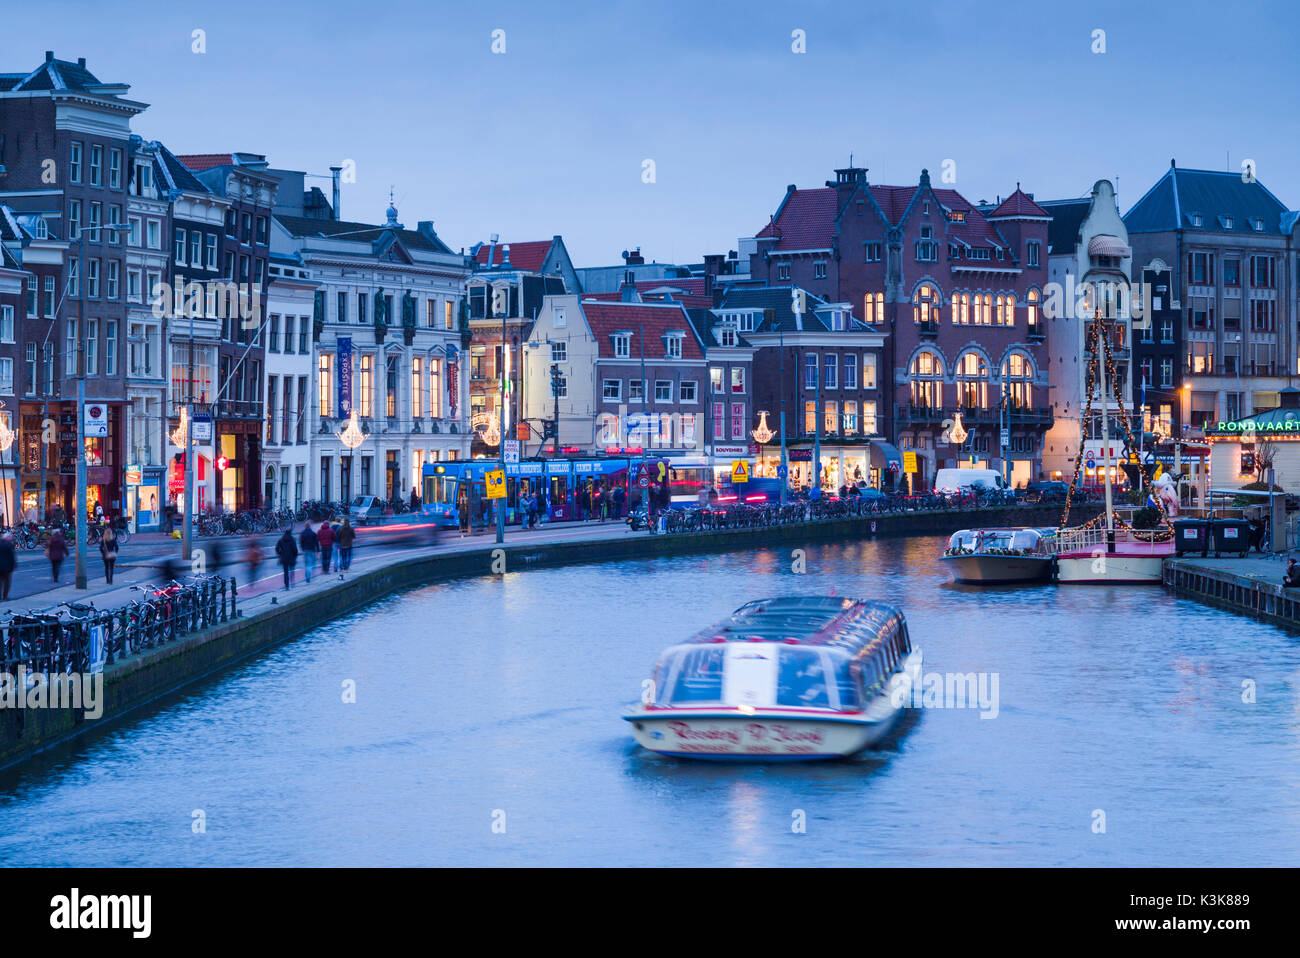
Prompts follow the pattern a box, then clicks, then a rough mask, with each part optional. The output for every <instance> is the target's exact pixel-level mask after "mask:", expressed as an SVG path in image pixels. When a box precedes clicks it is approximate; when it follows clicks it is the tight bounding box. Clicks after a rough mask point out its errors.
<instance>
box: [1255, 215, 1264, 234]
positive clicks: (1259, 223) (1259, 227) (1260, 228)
mask: <svg viewBox="0 0 1300 958" xmlns="http://www.w3.org/2000/svg"><path fill="white" fill-rule="evenodd" d="M1255 232H1256V233H1262V232H1264V221H1263V219H1261V218H1259V217H1256V218H1255Z"/></svg>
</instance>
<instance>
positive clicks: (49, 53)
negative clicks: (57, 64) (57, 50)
mask: <svg viewBox="0 0 1300 958" xmlns="http://www.w3.org/2000/svg"><path fill="white" fill-rule="evenodd" d="M45 62H46V63H53V62H54V51H53V50H46V51H45Z"/></svg>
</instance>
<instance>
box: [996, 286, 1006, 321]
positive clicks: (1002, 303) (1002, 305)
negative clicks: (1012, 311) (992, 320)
mask: <svg viewBox="0 0 1300 958" xmlns="http://www.w3.org/2000/svg"><path fill="white" fill-rule="evenodd" d="M996 322H997V324H998V325H999V326H1005V325H1006V324H1007V298H1006V297H1005V296H1002V295H1001V294H999V295H998V311H997V319H996Z"/></svg>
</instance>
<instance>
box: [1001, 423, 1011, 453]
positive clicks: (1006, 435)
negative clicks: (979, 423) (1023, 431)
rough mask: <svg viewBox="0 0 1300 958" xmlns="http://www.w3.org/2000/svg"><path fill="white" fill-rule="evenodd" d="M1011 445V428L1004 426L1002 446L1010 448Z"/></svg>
mask: <svg viewBox="0 0 1300 958" xmlns="http://www.w3.org/2000/svg"><path fill="white" fill-rule="evenodd" d="M1010 447H1011V430H1010V429H1007V428H1005V427H1003V429H1002V448H1003V449H1008V448H1010Z"/></svg>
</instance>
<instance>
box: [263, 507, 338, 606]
mask: <svg viewBox="0 0 1300 958" xmlns="http://www.w3.org/2000/svg"><path fill="white" fill-rule="evenodd" d="M356 538H357V530H356V529H355V528H353V526H352V521H351V520H350V519H348V518H346V517H345V518H344V519H343V521H342V522H341V523H331V522H328V521H321V520H308V521H307V522H306V523H304V524H303V527H302V531H301V532H299V533H298V536H297V539H296V541H295V539H294V534H293V526H289V527H288V528H287V529H285V530H284V535H282V536H280V539H279V541H278V542H276V544H275V555H276V558H277V559H278V560H279V563H280V566H281V568H282V569H283V570H284V588H285V589H286V590H288V589H291V588H293V573H294V569H296V568H297V566H298V556H299V555H300V554H301V555H302V564H303V575H304V577H305V579H306V581H307V582H308V583H310V582H311V577H312V574H313V573H314V572H315V571H316V561H317V559H318V558H319V560H320V563H321V572H322V573H323V574H325V575H328V574H329V571H330V566H331V565H332V566H333V567H334V569H335V571H337V572H347V571H348V570H349V569H351V568H352V546H353V543H354V542H355V541H356ZM254 552H256V553H257V554H256V556H255V557H254V555H253V554H252V553H254ZM249 553H250V554H249V557H248V563H249V566H250V569H251V571H250V573H249V578H250V582H252V581H256V579H257V566H258V565H259V564H260V563H261V552H260V551H259V550H257V544H256V543H253V544H252V545H250V546H249Z"/></svg>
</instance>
